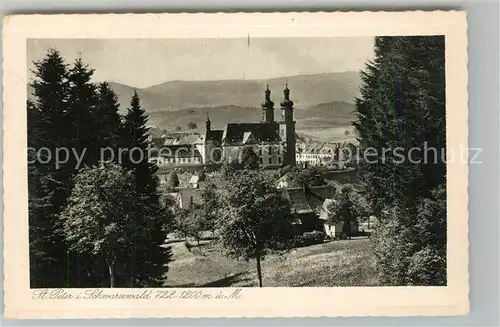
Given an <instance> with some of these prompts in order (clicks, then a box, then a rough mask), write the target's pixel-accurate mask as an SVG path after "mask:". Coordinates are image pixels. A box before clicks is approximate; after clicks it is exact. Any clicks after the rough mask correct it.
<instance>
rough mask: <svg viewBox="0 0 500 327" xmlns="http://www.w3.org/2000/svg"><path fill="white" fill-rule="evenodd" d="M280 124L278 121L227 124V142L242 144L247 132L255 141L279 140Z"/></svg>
mask: <svg viewBox="0 0 500 327" xmlns="http://www.w3.org/2000/svg"><path fill="white" fill-rule="evenodd" d="M278 129H279V124H278V123H277V122H269V123H263V122H262V123H229V124H227V126H226V129H225V131H224V135H223V142H224V143H225V144H232V145H241V144H243V143H244V138H245V134H246V135H247V138H248V135H251V137H252V139H253V140H255V142H257V143H260V142H278V141H280V140H281V139H280V136H279V132H278Z"/></svg>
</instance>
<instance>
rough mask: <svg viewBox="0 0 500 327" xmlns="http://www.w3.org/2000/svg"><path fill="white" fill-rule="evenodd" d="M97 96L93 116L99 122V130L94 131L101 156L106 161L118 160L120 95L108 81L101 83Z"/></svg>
mask: <svg viewBox="0 0 500 327" xmlns="http://www.w3.org/2000/svg"><path fill="white" fill-rule="evenodd" d="M97 96H98V102H97V106H96V108H95V110H94V115H93V117H94V119H95V120H96V121H97V122H99V124H98V126H97V127H98V130H96V131H94V133H95V134H94V135H96V139H97V140H98V141H99V146H100V148H101V149H102V152H101V153H99V158H100V159H103V160H105V161H107V160H111V159H114V160H113V161H115V162H118V148H119V145H120V130H121V128H122V122H121V116H120V114H119V110H120V105H119V103H118V97H117V95H116V93H115V92H114V91H113V89H112V88H111V87H110V86H109V84H108V83H107V82H103V83H101V84H99V86H98V89H97ZM106 148H109V150H110V151H108V150H105V149H106ZM101 154H102V155H103V157H102V158H101Z"/></svg>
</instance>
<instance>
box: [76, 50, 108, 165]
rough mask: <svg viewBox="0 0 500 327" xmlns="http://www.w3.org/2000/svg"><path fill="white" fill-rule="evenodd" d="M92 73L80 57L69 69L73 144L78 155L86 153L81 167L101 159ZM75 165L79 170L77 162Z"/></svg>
mask: <svg viewBox="0 0 500 327" xmlns="http://www.w3.org/2000/svg"><path fill="white" fill-rule="evenodd" d="M93 74H94V70H93V69H91V68H89V67H88V66H87V65H86V64H84V62H83V60H82V58H77V59H76V60H75V62H74V64H73V67H71V69H70V70H69V82H70V96H69V109H70V111H69V115H70V119H71V123H72V124H71V127H72V132H73V134H72V137H71V143H72V146H73V148H74V149H75V151H76V152H77V153H79V154H84V157H83V163H82V165H92V164H95V163H97V162H98V160H99V156H98V154H99V135H98V134H96V133H97V132H98V131H99V130H101V126H100V122H99V121H97V120H96V119H95V117H94V111H95V108H96V106H97V100H98V98H97V94H96V86H95V85H94V84H93V83H92V81H91V79H92V75H93ZM73 159H74V156H72V160H73ZM73 165H74V166H75V167H76V162H74V163H73ZM78 168H80V167H78Z"/></svg>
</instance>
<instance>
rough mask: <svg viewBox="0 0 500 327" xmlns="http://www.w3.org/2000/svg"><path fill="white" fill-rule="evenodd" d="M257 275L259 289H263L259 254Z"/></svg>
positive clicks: (258, 255)
mask: <svg viewBox="0 0 500 327" xmlns="http://www.w3.org/2000/svg"><path fill="white" fill-rule="evenodd" d="M257 275H258V276H259V287H262V270H261V268H260V254H257Z"/></svg>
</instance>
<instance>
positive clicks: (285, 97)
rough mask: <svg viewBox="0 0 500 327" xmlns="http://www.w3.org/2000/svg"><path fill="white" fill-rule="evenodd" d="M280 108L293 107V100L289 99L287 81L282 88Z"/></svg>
mask: <svg viewBox="0 0 500 327" xmlns="http://www.w3.org/2000/svg"><path fill="white" fill-rule="evenodd" d="M280 104H281V107H282V108H293V101H292V100H290V89H289V88H288V83H287V84H286V85H285V89H284V90H283V100H281V103H280Z"/></svg>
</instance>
